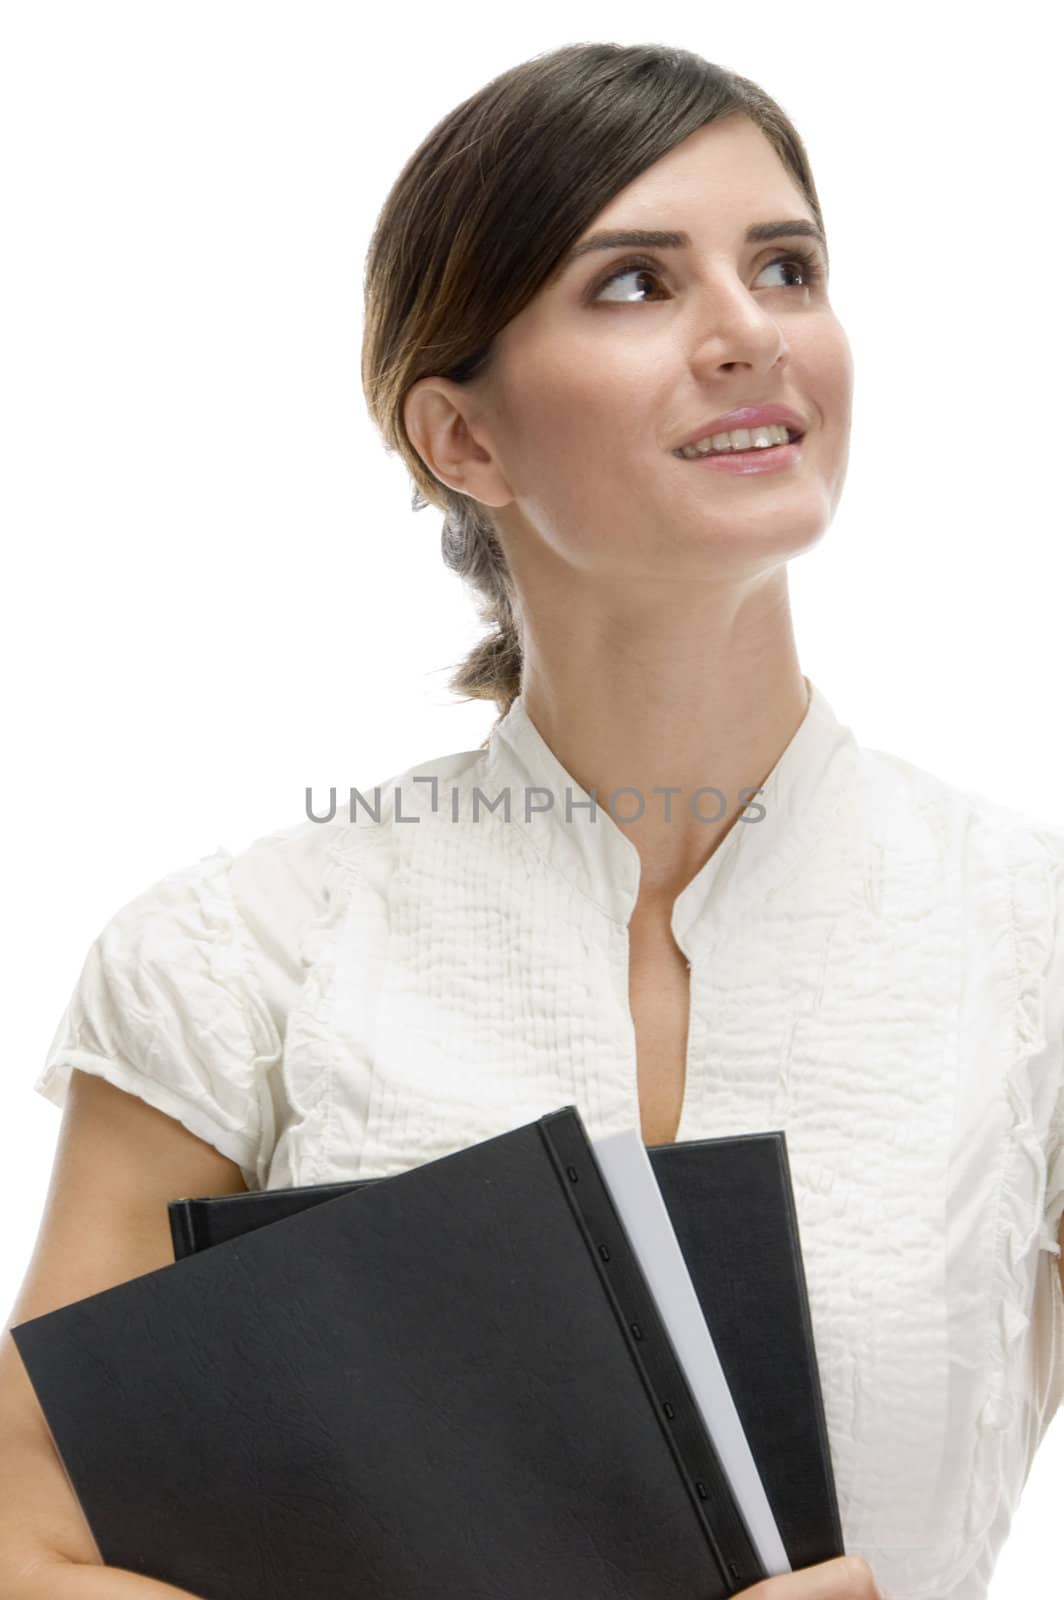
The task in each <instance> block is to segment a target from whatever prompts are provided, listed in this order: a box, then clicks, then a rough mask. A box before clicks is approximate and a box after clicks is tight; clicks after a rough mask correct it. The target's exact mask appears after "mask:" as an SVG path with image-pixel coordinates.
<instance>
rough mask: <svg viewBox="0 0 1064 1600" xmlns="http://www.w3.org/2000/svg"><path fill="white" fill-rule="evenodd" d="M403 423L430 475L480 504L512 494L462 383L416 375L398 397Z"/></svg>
mask: <svg viewBox="0 0 1064 1600" xmlns="http://www.w3.org/2000/svg"><path fill="white" fill-rule="evenodd" d="M403 425H404V427H405V428H406V431H407V434H408V436H409V439H410V442H411V444H412V445H413V446H414V449H415V450H416V451H417V453H418V455H419V456H420V457H421V459H422V461H423V462H424V463H425V465H426V467H427V468H428V469H429V471H430V472H431V473H432V475H433V477H434V478H437V479H438V480H439V481H440V482H441V483H443V484H446V485H447V487H448V488H449V489H455V490H457V491H458V492H459V493H460V494H467V495H471V496H472V498H473V499H474V500H479V501H480V503H481V504H482V505H486V506H504V505H509V503H510V501H511V500H512V499H513V495H512V493H511V492H510V488H509V485H508V484H507V482H506V480H505V478H504V477H503V475H502V472H501V470H500V468H499V466H498V463H497V462H496V460H495V458H494V455H493V453H492V450H491V448H490V445H489V444H486V443H485V442H483V441H484V440H485V439H486V438H487V429H486V428H485V427H484V426H483V424H482V422H481V421H480V420H478V419H477V412H476V407H475V405H474V401H473V396H472V394H471V393H470V391H469V389H468V388H467V387H463V386H462V385H460V384H456V383H452V382H451V381H450V379H448V378H435V377H431V378H419V379H418V381H417V382H416V383H414V384H412V385H411V387H410V389H409V390H408V391H407V394H406V398H405V399H404V401H403ZM474 429H475V432H474Z"/></svg>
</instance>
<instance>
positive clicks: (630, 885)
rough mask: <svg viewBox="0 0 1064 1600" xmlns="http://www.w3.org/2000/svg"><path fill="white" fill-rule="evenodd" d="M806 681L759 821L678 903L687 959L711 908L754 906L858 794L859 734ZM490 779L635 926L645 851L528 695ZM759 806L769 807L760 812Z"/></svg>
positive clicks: (546, 845)
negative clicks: (551, 734) (583, 781)
mask: <svg viewBox="0 0 1064 1600" xmlns="http://www.w3.org/2000/svg"><path fill="white" fill-rule="evenodd" d="M804 681H805V684H806V687H807V689H808V690H809V704H808V707H807V709H806V713H805V716H804V718H803V719H802V722H801V723H800V724H799V726H798V728H797V730H796V732H795V733H794V735H793V737H792V738H791V741H790V743H789V744H788V745H787V746H786V748H785V749H784V751H783V753H782V755H781V756H780V758H779V760H778V761H777V762H776V765H775V766H774V767H773V769H772V771H771V772H770V774H769V775H768V777H767V778H766V779H765V782H764V783H763V785H762V787H761V790H760V792H759V793H758V794H757V795H756V796H755V797H754V799H753V800H752V801H750V802H749V803H748V806H747V808H746V809H747V811H748V812H749V813H750V814H751V815H752V816H757V817H758V820H756V821H744V820H743V819H742V818H741V817H740V818H739V819H738V820H737V821H736V822H735V823H734V825H733V826H732V827H731V828H730V829H729V831H728V832H727V833H726V834H725V836H724V838H723V839H722V840H721V841H720V843H719V844H718V845H717V847H716V849H715V850H714V851H713V854H712V855H711V856H710V857H709V859H708V861H706V862H705V863H704V864H703V865H702V867H701V868H700V869H699V870H698V872H696V873H695V875H694V877H693V878H692V879H691V881H690V882H689V883H688V884H687V885H686V886H685V887H684V889H683V890H681V892H680V894H679V895H678V896H677V898H676V901H675V903H674V905H673V913H672V931H673V936H674V937H675V939H676V941H677V943H678V945H679V946H680V948H681V949H682V950H683V951H684V952H685V954H687V955H688V958H690V948H689V946H690V944H692V943H695V942H697V940H698V937H699V934H700V932H701V930H702V928H703V927H704V925H705V924H706V922H707V921H708V920H710V918H709V913H710V912H712V920H714V921H716V920H717V919H718V917H720V918H726V917H727V915H728V914H729V913H730V911H732V910H734V909H736V908H740V907H742V906H744V905H745V907H746V909H747V910H749V908H750V904H751V896H752V895H754V894H756V895H763V894H764V893H766V892H767V891H768V890H769V889H771V888H772V887H773V885H774V884H776V883H777V882H779V881H780V880H781V879H782V878H783V876H784V875H785V874H786V873H788V872H789V871H790V870H791V869H792V868H793V867H794V866H795V865H796V864H797V863H798V862H799V860H800V859H801V858H802V857H803V856H804V855H805V853H806V852H807V851H808V850H809V849H810V848H811V846H812V845H813V843H814V842H815V841H816V839H818V838H819V837H820V836H821V834H822V833H823V832H824V831H825V830H826V828H827V827H828V826H829V824H830V823H831V821H832V819H833V818H834V817H835V816H837V815H838V813H839V809H840V807H841V806H842V804H843V803H844V801H845V798H846V797H847V796H848V795H849V794H851V793H852V791H853V788H854V785H855V778H856V755H857V746H856V741H855V739H854V735H853V733H852V731H851V729H850V728H849V727H848V726H847V725H846V724H845V723H842V722H840V721H839V720H838V718H837V717H836V715H835V713H834V711H833V710H832V708H831V706H830V705H829V704H828V702H827V700H826V699H825V697H824V696H823V694H822V693H821V692H820V690H819V689H818V688H817V687H816V685H815V684H813V683H811V682H810V680H809V679H808V678H806V679H805V680H804ZM486 777H487V779H488V780H489V781H490V782H491V784H492V786H493V796H494V795H498V793H499V792H500V789H501V788H507V787H508V788H509V790H510V819H511V825H512V826H516V827H521V828H522V829H524V830H525V832H526V834H527V835H528V837H529V838H530V839H531V841H532V843H533V845H534V848H535V849H536V850H537V851H538V853H539V854H540V855H541V856H542V857H543V859H544V860H545V861H546V862H547V863H548V865H549V866H550V867H551V868H552V869H554V870H555V871H556V872H558V873H560V874H561V875H562V876H563V877H564V878H565V879H566V880H568V881H569V882H571V883H573V884H574V885H575V886H576V887H577V888H578V889H579V890H580V891H581V892H582V893H583V894H585V895H586V896H588V898H590V899H591V900H593V901H594V902H595V903H596V904H597V905H599V906H600V907H601V908H602V910H604V911H605V912H606V913H607V915H609V916H611V917H613V918H614V919H615V920H616V921H617V922H620V923H623V924H625V925H627V923H628V922H629V920H630V919H631V916H632V913H633V911H634V910H635V904H636V900H637V898H638V894H639V876H640V858H639V852H638V850H637V849H636V847H635V845H634V844H633V843H632V841H631V839H629V838H628V836H627V834H625V832H624V831H623V829H622V828H620V827H619V826H618V825H617V823H616V822H614V820H613V818H612V817H611V816H610V814H609V811H608V810H607V809H606V806H605V804H604V802H603V799H602V797H601V796H600V797H598V804H597V805H596V806H595V807H594V809H592V807H591V801H590V796H589V795H588V794H587V792H586V791H585V790H584V789H582V788H581V787H580V785H579V784H578V783H577V782H576V780H575V779H574V778H573V777H572V775H571V774H570V773H569V772H567V771H566V769H565V768H564V767H563V766H562V764H561V762H560V761H559V760H558V758H557V757H556V756H555V754H554V752H553V750H552V749H551V748H550V746H549V745H548V744H547V742H546V740H545V739H544V738H543V736H542V734H541V733H540V732H539V729H538V728H537V727H536V725H535V724H534V722H533V721H532V719H531V717H530V716H529V714H528V711H527V709H526V707H525V703H524V696H523V695H518V696H517V698H516V700H514V701H513V703H512V705H511V706H510V709H509V711H508V712H507V713H506V715H505V716H504V717H503V718H502V719H501V721H499V722H498V723H496V725H495V727H494V728H493V730H492V732H491V735H490V737H489V739H488V744H487V771H486ZM526 790H527V791H529V798H528V801H527V805H528V808H529V812H530V814H529V815H528V817H527V818H526ZM532 791H539V792H538V793H533V792H532ZM548 797H550V803H549V805H548ZM656 798H657V797H655V799H656ZM567 802H568V810H567ZM681 803H683V796H674V797H673V804H681ZM617 804H618V806H622V807H628V806H634V804H635V800H634V797H633V796H631V795H622V796H621V797H620V798H619V799H618V802H617ZM701 804H702V806H703V807H704V809H705V810H706V811H707V812H709V811H711V810H712V809H713V807H714V804H715V801H714V796H713V795H712V794H709V795H707V796H705V797H703V799H702V801H701ZM756 806H760V807H761V808H763V813H762V814H761V815H760V816H758V813H757V811H756V809H755V807H756ZM540 807H544V808H545V809H542V810H540V809H538V808H540Z"/></svg>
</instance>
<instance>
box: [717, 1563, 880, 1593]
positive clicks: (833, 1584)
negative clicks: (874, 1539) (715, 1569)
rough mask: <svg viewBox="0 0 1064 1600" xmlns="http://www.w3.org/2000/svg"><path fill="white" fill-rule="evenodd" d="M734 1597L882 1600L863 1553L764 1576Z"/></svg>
mask: <svg viewBox="0 0 1064 1600" xmlns="http://www.w3.org/2000/svg"><path fill="white" fill-rule="evenodd" d="M735 1600H880V1594H879V1590H878V1589H877V1588H876V1580H875V1578H874V1577H873V1576H872V1568H871V1567H870V1566H869V1565H868V1562H867V1561H866V1560H865V1558H864V1556H836V1557H835V1559H834V1561H820V1562H818V1563H817V1565H816V1566H815V1567H803V1568H802V1570H801V1571H800V1572H785V1573H784V1574H783V1576H782V1577H780V1578H763V1579H762V1580H761V1582H760V1583H755V1584H754V1586H753V1588H752V1589H744V1590H743V1591H742V1592H741V1594H737V1595H736V1596H735Z"/></svg>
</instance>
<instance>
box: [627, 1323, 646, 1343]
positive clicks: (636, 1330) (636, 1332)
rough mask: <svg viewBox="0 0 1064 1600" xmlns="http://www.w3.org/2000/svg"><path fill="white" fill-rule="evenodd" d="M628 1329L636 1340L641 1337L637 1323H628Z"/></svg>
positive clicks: (640, 1329)
mask: <svg viewBox="0 0 1064 1600" xmlns="http://www.w3.org/2000/svg"><path fill="white" fill-rule="evenodd" d="M629 1327H630V1328H631V1330H632V1332H633V1334H634V1335H635V1337H636V1338H637V1339H641V1338H642V1337H643V1330H642V1328H641V1327H640V1326H639V1324H638V1322H631V1323H629Z"/></svg>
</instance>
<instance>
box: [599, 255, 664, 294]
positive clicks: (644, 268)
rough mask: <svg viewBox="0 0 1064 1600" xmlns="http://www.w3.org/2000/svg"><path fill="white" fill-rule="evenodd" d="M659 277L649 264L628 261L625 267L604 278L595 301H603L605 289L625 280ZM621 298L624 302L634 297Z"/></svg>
mask: <svg viewBox="0 0 1064 1600" xmlns="http://www.w3.org/2000/svg"><path fill="white" fill-rule="evenodd" d="M657 276H658V273H657V269H656V268H655V267H652V266H650V265H649V264H648V263H646V262H641V261H627V262H625V264H624V265H623V266H621V267H618V268H617V269H616V270H615V271H614V272H611V273H610V275H609V276H608V277H607V278H603V280H602V282H601V283H600V284H599V286H598V288H597V289H596V290H595V293H594V296H593V298H594V299H595V300H599V299H601V298H602V291H603V290H604V289H608V288H609V287H610V286H611V285H612V284H614V283H618V282H619V281H620V280H621V279H623V278H657ZM659 281H660V280H659ZM619 298H620V299H621V300H622V301H623V300H631V298H632V296H631V295H630V294H626V295H621V296H620V297H619Z"/></svg>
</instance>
